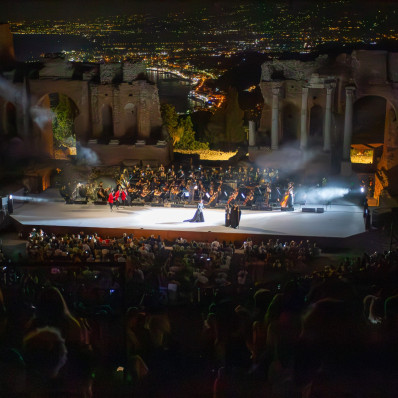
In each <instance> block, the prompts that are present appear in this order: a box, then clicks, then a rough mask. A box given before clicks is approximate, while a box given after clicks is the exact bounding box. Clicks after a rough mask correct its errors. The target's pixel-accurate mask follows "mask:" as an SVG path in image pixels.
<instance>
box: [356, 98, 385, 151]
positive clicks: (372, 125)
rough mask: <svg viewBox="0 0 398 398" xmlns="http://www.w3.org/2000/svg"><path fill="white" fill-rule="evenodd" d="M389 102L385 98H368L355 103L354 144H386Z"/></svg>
mask: <svg viewBox="0 0 398 398" xmlns="http://www.w3.org/2000/svg"><path fill="white" fill-rule="evenodd" d="M386 106H387V101H386V99H385V98H383V97H378V96H374V95H372V96H366V97H362V98H359V99H358V100H357V101H356V102H355V103H354V112H353V132H352V143H355V144H372V143H383V142H384V126H385V121H386Z"/></svg>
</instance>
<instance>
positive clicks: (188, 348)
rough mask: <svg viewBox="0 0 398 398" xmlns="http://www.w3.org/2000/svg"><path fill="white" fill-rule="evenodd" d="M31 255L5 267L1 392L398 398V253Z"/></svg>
mask: <svg viewBox="0 0 398 398" xmlns="http://www.w3.org/2000/svg"><path fill="white" fill-rule="evenodd" d="M27 253H28V261H27V262H26V263H25V264H14V263H12V262H11V263H10V262H8V259H7V258H4V259H3V264H4V266H3V267H2V268H1V275H0V286H1V290H0V396H7V397H14V396H15V397H17V396H20V397H26V396H27V397H50V396H57V397H91V396H93V397H96V396H98V397H107V396H126V397H127V396H142V397H147V396H148V397H167V396H181V397H182V396H198V397H199V396H211V395H212V396H214V397H232V396H233V397H268V396H269V397H292V396H294V397H302V398H307V397H308V398H312V397H341V396H358V397H365V398H368V397H373V396H382V397H390V396H391V397H393V396H395V394H396V391H397V387H398V386H397V382H396V380H398V377H397V376H398V343H397V341H398V326H397V325H398V321H397V320H398V305H397V303H398V299H397V297H398V289H397V286H396V276H397V265H398V253H397V252H395V251H393V252H385V253H373V254H370V255H369V254H366V253H365V254H364V255H363V256H362V257H357V258H346V259H344V260H343V261H341V263H340V264H337V265H328V266H320V265H317V258H318V257H319V256H320V255H321V250H320V249H319V248H318V247H317V246H316V245H315V244H314V242H310V241H301V242H296V241H290V242H282V241H279V240H276V239H270V240H269V241H265V242H256V241H254V240H253V241H252V240H250V239H249V238H248V239H247V240H246V241H245V243H244V244H241V245H237V246H235V244H233V243H231V242H229V243H228V242H222V241H220V240H218V239H212V240H211V241H208V242H198V241H187V240H186V239H183V238H178V239H176V241H174V242H167V241H163V240H162V239H161V238H160V237H155V236H150V237H148V238H139V237H135V236H132V235H128V234H124V235H123V236H122V237H121V238H112V237H101V236H99V235H98V234H88V235H87V234H83V233H79V234H73V235H53V234H50V235H48V234H46V233H45V232H44V231H42V230H38V231H37V230H34V231H32V233H31V234H30V236H29V239H28V247H27ZM121 258H122V259H123V260H120V259H121ZM90 259H91V260H90ZM78 260H79V261H78ZM10 375H13V377H10ZM121 375H123V377H120V376H121ZM1 394H3V395H1Z"/></svg>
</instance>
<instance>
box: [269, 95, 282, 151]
mask: <svg viewBox="0 0 398 398" xmlns="http://www.w3.org/2000/svg"><path fill="white" fill-rule="evenodd" d="M279 92H280V87H273V88H272V124H271V149H278V148H279V142H278V141H279V140H278V139H279Z"/></svg>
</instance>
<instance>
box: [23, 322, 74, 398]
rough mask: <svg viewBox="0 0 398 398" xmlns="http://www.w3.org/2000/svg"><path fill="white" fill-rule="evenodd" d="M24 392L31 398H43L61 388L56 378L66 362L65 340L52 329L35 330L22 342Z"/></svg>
mask: <svg viewBox="0 0 398 398" xmlns="http://www.w3.org/2000/svg"><path fill="white" fill-rule="evenodd" d="M22 352H23V357H24V359H25V362H26V372H27V383H26V390H27V392H28V393H29V396H31V397H45V396H48V395H50V394H51V393H54V392H55V391H56V390H58V391H59V389H61V391H62V387H61V386H60V384H59V382H58V383H57V382H56V378H57V376H58V374H59V371H60V370H61V368H62V367H63V366H64V365H65V363H66V360H67V350H66V346H65V340H64V339H63V338H62V336H61V334H60V332H59V331H58V330H57V329H55V328H52V327H44V328H39V329H35V330H33V331H32V332H30V333H29V334H28V335H26V336H25V338H24V340H23V351H22Z"/></svg>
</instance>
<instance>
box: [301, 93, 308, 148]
mask: <svg viewBox="0 0 398 398" xmlns="http://www.w3.org/2000/svg"><path fill="white" fill-rule="evenodd" d="M307 119H308V87H303V89H302V94H301V120H300V148H301V149H305V148H307V144H308V131H307Z"/></svg>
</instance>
